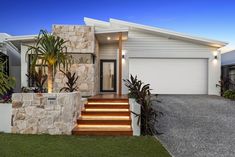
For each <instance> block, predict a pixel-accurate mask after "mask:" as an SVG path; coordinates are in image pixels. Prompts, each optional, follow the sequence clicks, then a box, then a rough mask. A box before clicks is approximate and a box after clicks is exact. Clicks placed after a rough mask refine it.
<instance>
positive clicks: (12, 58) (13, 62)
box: [0, 33, 21, 92]
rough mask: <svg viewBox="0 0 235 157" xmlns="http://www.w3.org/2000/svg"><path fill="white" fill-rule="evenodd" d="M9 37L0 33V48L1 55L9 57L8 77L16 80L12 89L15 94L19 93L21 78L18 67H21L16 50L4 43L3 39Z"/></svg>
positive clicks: (19, 57)
mask: <svg viewBox="0 0 235 157" xmlns="http://www.w3.org/2000/svg"><path fill="white" fill-rule="evenodd" d="M9 36H10V35H8V34H6V33H0V43H2V44H3V47H2V48H1V51H2V53H4V54H5V55H7V56H8V57H9V75H10V76H12V77H14V78H15V79H16V86H15V88H14V91H15V92H19V91H20V89H21V81H20V80H21V76H20V66H21V62H20V59H21V56H20V53H19V51H18V49H17V48H16V47H15V46H13V45H12V44H10V43H7V42H5V38H6V37H9Z"/></svg>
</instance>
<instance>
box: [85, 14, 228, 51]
mask: <svg viewBox="0 0 235 157" xmlns="http://www.w3.org/2000/svg"><path fill="white" fill-rule="evenodd" d="M84 22H85V24H86V25H89V26H96V27H98V29H97V30H98V31H99V29H105V28H109V29H110V28H119V29H120V28H123V27H124V28H129V29H140V30H145V31H150V32H152V33H156V34H159V35H162V36H165V37H167V38H171V39H180V40H185V41H190V42H194V43H198V44H202V45H207V46H211V47H216V48H221V47H224V46H225V45H227V44H228V43H227V42H223V41H218V40H213V39H207V38H202V37H196V36H191V35H188V34H183V33H179V32H175V31H170V30H166V29H161V28H157V27H152V26H147V25H142V24H137V23H132V22H127V21H122V20H117V19H112V18H110V19H109V22H105V21H100V20H96V19H92V18H87V17H85V18H84Z"/></svg>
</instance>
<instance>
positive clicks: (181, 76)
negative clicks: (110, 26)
mask: <svg viewBox="0 0 235 157" xmlns="http://www.w3.org/2000/svg"><path fill="white" fill-rule="evenodd" d="M207 69H208V66H207V59H146V58H138V59H137V58H135V59H134V58H132V59H129V74H132V75H137V76H138V78H139V79H141V80H142V81H143V82H144V83H149V84H150V87H151V88H152V89H153V90H152V93H157V94H207V93H208V92H207V80H208V78H207V73H208V72H207Z"/></svg>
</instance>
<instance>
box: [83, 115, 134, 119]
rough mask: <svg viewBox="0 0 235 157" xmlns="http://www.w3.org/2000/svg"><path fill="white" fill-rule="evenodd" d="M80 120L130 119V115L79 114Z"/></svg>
mask: <svg viewBox="0 0 235 157" xmlns="http://www.w3.org/2000/svg"><path fill="white" fill-rule="evenodd" d="M79 119H81V120H130V116H81V117H80V118H79Z"/></svg>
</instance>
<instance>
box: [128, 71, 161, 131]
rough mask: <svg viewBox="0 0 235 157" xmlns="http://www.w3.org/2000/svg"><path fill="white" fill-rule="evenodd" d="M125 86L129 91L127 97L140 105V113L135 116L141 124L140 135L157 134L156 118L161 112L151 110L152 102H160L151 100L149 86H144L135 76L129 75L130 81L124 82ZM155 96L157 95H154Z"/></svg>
mask: <svg viewBox="0 0 235 157" xmlns="http://www.w3.org/2000/svg"><path fill="white" fill-rule="evenodd" d="M124 82H125V86H126V87H127V88H128V89H129V97H131V98H134V99H135V100H136V102H137V103H138V104H140V105H141V113H140V114H136V113H134V112H132V113H133V114H135V115H136V116H138V117H139V120H138V122H141V134H142V135H153V134H159V132H158V131H157V130H156V129H155V123H156V117H157V116H159V115H161V114H162V112H159V111H156V110H154V109H153V107H152V106H153V101H157V102H160V101H158V100H156V99H152V97H151V92H150V90H151V89H150V85H149V84H144V83H143V82H142V81H141V80H138V79H137V76H135V77H133V76H132V75H131V77H130V80H129V79H126V80H124ZM155 96H157V95H155Z"/></svg>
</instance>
